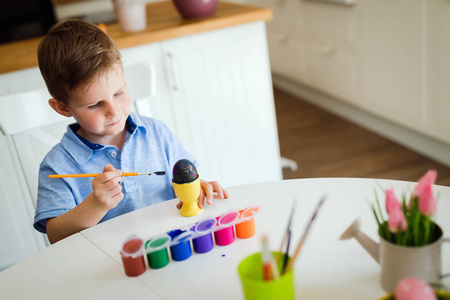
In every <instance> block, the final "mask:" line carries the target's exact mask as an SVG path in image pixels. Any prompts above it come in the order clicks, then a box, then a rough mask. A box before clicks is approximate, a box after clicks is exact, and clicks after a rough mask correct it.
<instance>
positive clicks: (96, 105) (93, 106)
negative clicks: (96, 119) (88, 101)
mask: <svg viewBox="0 0 450 300" xmlns="http://www.w3.org/2000/svg"><path fill="white" fill-rule="evenodd" d="M101 105H102V102H97V103H95V104H93V105H90V106H88V108H90V109H94V108H97V107H100V106H101Z"/></svg>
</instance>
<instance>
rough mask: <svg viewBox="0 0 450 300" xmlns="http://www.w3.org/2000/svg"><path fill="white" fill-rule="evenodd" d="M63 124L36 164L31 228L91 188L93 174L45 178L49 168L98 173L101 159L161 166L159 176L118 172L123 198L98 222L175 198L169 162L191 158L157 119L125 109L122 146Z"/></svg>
mask: <svg viewBox="0 0 450 300" xmlns="http://www.w3.org/2000/svg"><path fill="white" fill-rule="evenodd" d="M78 128H79V125H78V124H76V123H75V124H71V125H69V126H68V128H67V132H66V133H65V134H64V136H63V138H62V140H61V142H60V143H59V144H57V145H56V146H55V147H53V149H52V150H51V151H50V152H49V153H48V154H47V155H46V156H45V158H44V160H43V161H42V163H41V165H40V170H39V189H38V199H37V206H36V215H35V217H34V228H36V229H37V230H38V231H40V232H42V233H46V220H47V219H48V218H54V217H58V216H60V215H62V214H64V213H66V212H68V211H69V210H71V209H72V208H74V207H75V206H77V205H78V204H80V203H81V202H82V201H83V200H84V199H86V197H87V196H89V194H91V193H92V180H93V178H48V175H51V174H82V173H101V172H102V171H103V168H104V166H105V165H106V164H112V165H113V166H114V167H115V168H116V169H120V170H122V171H123V172H146V171H166V175H163V176H127V177H122V178H123V183H122V187H123V189H122V192H123V194H124V199H123V200H122V201H121V202H120V203H119V204H118V205H117V206H116V207H115V208H113V209H111V210H110V211H108V213H107V214H106V215H105V216H104V217H103V219H102V220H101V221H100V222H103V221H106V220H109V219H111V218H114V217H117V216H119V215H122V214H125V213H128V212H131V211H134V210H136V209H139V208H142V207H145V206H148V205H152V204H156V203H160V202H163V201H166V200H169V199H173V198H175V195H174V193H173V187H172V168H173V166H174V165H175V163H176V162H177V161H178V160H179V159H182V158H186V159H189V160H190V161H192V162H194V164H195V163H196V162H195V161H194V160H193V158H192V157H191V156H190V155H189V153H188V152H187V151H186V150H185V149H184V147H183V146H182V145H181V144H180V142H179V141H178V139H177V138H176V137H175V135H174V134H173V133H172V132H171V131H170V130H169V129H168V128H167V126H166V125H165V124H164V123H162V122H161V121H157V120H155V119H151V118H146V117H142V116H137V115H136V114H134V113H131V114H130V116H129V118H128V120H127V130H128V134H127V138H126V141H125V144H124V145H123V147H122V151H119V149H118V148H117V147H115V146H110V145H99V144H92V143H90V142H89V141H87V140H85V139H83V138H81V137H80V136H78V135H77V134H76V133H75V132H76V131H77V130H78Z"/></svg>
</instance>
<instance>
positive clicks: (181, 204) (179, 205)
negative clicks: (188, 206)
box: [177, 201, 183, 209]
mask: <svg viewBox="0 0 450 300" xmlns="http://www.w3.org/2000/svg"><path fill="white" fill-rule="evenodd" d="M181 206H183V202H181V201H178V204H177V208H178V209H180V208H181Z"/></svg>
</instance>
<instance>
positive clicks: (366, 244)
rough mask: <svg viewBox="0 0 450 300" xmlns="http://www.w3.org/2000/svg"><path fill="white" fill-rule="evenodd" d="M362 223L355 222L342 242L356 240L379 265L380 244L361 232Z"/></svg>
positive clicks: (344, 235)
mask: <svg viewBox="0 0 450 300" xmlns="http://www.w3.org/2000/svg"><path fill="white" fill-rule="evenodd" d="M359 227H360V223H359V220H355V222H353V223H352V224H351V225H350V227H348V228H347V230H346V231H345V232H344V233H343V234H342V236H341V238H340V240H348V239H351V238H355V239H356V240H357V241H358V243H360V244H361V246H363V248H364V249H366V251H367V252H369V254H370V255H371V256H372V257H373V259H375V261H376V262H377V263H380V260H379V244H377V243H375V242H374V241H373V240H372V239H371V238H370V237H368V236H367V235H366V234H365V233H364V232H362V231H360V230H359Z"/></svg>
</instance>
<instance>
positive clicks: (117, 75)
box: [67, 65, 131, 144]
mask: <svg viewBox="0 0 450 300" xmlns="http://www.w3.org/2000/svg"><path fill="white" fill-rule="evenodd" d="M130 108H131V100H130V94H129V93H128V89H127V86H126V82H125V77H124V74H123V70H122V68H121V67H120V66H119V65H116V66H115V67H114V68H113V69H111V70H109V71H106V72H104V73H102V74H101V75H100V76H99V78H98V79H96V80H94V81H93V82H92V83H91V84H90V85H89V86H86V87H84V88H81V89H77V90H75V91H72V92H71V93H70V94H69V105H68V107H67V109H68V111H70V113H71V114H72V115H73V117H74V118H75V120H77V122H78V123H79V124H80V127H81V128H80V130H79V131H78V134H80V135H81V136H82V137H84V138H86V139H87V140H89V141H90V142H92V143H99V144H111V141H112V140H114V138H115V137H117V136H118V135H120V134H122V133H123V132H124V130H125V123H126V120H127V118H128V115H129V114H130Z"/></svg>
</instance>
